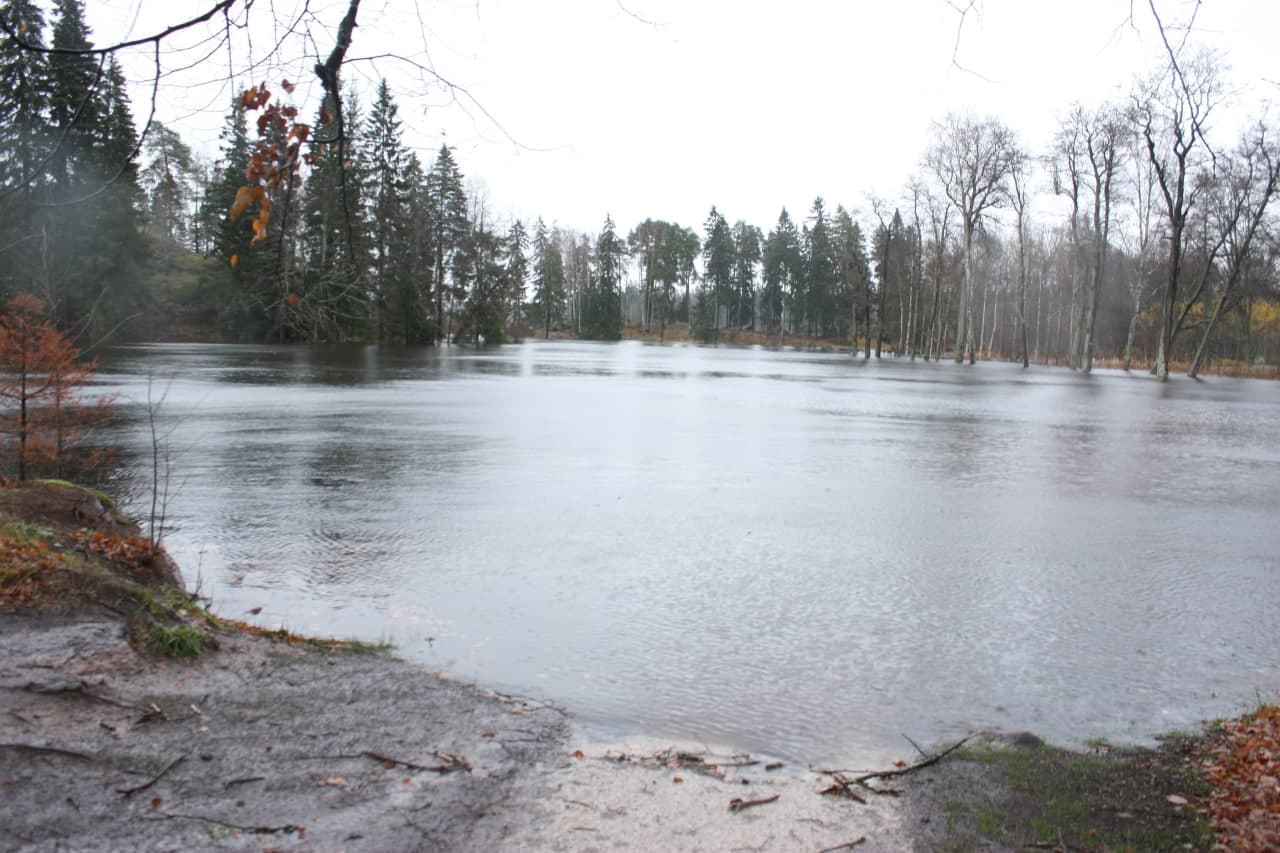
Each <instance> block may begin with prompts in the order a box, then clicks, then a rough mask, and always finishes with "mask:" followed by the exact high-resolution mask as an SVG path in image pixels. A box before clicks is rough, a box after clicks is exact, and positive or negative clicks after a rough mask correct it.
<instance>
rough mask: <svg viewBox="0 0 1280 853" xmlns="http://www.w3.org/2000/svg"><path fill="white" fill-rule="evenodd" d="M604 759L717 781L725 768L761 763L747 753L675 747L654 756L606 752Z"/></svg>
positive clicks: (721, 777)
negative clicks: (693, 773)
mask: <svg viewBox="0 0 1280 853" xmlns="http://www.w3.org/2000/svg"><path fill="white" fill-rule="evenodd" d="M604 757H605V759H606V760H608V761H617V762H619V763H622V762H630V763H632V764H639V765H641V766H643V767H655V768H667V769H669V770H680V769H687V770H693V771H694V772H697V773H701V774H703V775H704V776H711V777H712V778H715V779H723V778H724V777H725V768H727V767H754V766H756V765H757V764H759V763H760V762H759V761H758V760H756V759H754V758H752V757H751V756H750V755H747V754H745V753H740V754H737V755H725V756H717V755H711V754H709V753H705V752H685V751H682V750H677V749H676V748H675V747H670V748H668V749H664V750H661V751H660V752H655V753H653V754H652V755H638V754H635V753H630V752H606V753H605V755H604Z"/></svg>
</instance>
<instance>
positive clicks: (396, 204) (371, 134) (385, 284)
mask: <svg viewBox="0 0 1280 853" xmlns="http://www.w3.org/2000/svg"><path fill="white" fill-rule="evenodd" d="M398 113H399V107H397V106H396V103H395V101H394V100H393V99H392V97H391V90H390V89H389V88H388V87H387V81H386V79H385V78H384V79H383V80H382V81H380V82H379V83H378V92H377V95H375V97H374V102H373V108H372V109H371V110H370V111H369V122H368V126H367V127H366V129H365V138H364V140H363V141H364V145H363V146H362V147H363V154H364V158H365V162H366V165H365V171H366V173H367V175H368V195H369V223H370V234H369V236H370V244H371V249H372V254H373V257H372V264H373V270H372V275H371V278H370V282H369V284H370V292H371V294H372V298H373V301H374V312H375V317H376V323H377V334H378V340H379V341H382V340H385V339H386V336H387V328H386V327H387V316H386V315H387V302H388V295H389V294H390V292H391V290H392V288H393V283H392V273H393V268H392V256H393V254H394V253H395V252H396V250H397V248H398V244H399V243H400V242H401V233H400V232H401V231H402V230H403V225H404V222H405V220H404V208H405V204H406V201H407V195H408V192H409V187H408V186H407V184H406V182H405V164H406V162H407V160H408V156H409V152H408V151H407V150H406V149H405V147H404V144H403V143H402V142H401V129H400V119H399V117H398Z"/></svg>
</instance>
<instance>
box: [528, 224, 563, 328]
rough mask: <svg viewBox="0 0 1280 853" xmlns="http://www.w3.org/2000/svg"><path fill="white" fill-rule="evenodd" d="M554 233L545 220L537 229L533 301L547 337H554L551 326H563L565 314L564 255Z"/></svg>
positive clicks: (538, 319) (534, 309) (537, 317)
mask: <svg viewBox="0 0 1280 853" xmlns="http://www.w3.org/2000/svg"><path fill="white" fill-rule="evenodd" d="M557 243H558V241H557V240H556V239H555V237H554V235H553V234H551V233H549V232H548V231H547V226H546V225H545V224H544V223H543V221H542V219H541V218H539V219H538V224H537V225H536V226H535V227H534V229H533V258H534V261H533V302H532V308H533V311H532V312H531V313H532V314H533V317H534V319H535V321H536V322H537V323H538V324H539V325H541V326H542V327H543V337H546V338H549V337H551V327H552V326H553V325H559V323H560V320H561V317H562V315H563V313H564V284H565V281H564V257H563V256H562V255H561V254H560V247H559V246H558V245H557Z"/></svg>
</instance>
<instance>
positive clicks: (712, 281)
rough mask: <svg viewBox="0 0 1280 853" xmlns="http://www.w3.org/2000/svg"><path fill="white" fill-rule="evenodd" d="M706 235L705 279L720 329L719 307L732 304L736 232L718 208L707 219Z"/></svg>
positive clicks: (703, 260)
mask: <svg viewBox="0 0 1280 853" xmlns="http://www.w3.org/2000/svg"><path fill="white" fill-rule="evenodd" d="M703 231H705V232H706V235H707V238H706V240H705V241H704V242H703V244H702V278H703V281H704V282H705V283H706V286H707V289H708V290H709V291H710V296H711V311H712V314H711V316H712V323H713V324H714V325H715V328H717V329H718V328H720V306H721V305H729V304H731V303H732V301H733V232H732V231H731V230H730V228H729V223H728V222H726V221H725V218H724V216H722V215H721V214H720V212H719V211H718V210H716V209H715V207H712V208H711V213H710V214H708V215H707V221H706V224H705V225H703Z"/></svg>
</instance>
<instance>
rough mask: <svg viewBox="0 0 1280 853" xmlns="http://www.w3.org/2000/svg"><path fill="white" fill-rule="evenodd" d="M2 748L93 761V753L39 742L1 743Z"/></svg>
mask: <svg viewBox="0 0 1280 853" xmlns="http://www.w3.org/2000/svg"><path fill="white" fill-rule="evenodd" d="M0 749H25V750H27V751H28V752H45V753H48V754H50V755H65V756H68V757H70V758H79V759H80V760H81V761H93V760H94V759H93V756H92V755H86V754H84V753H83V752H76V751H75V750H72V749H63V748H62V747H59V746H41V745H40V744H38V743H0Z"/></svg>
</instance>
